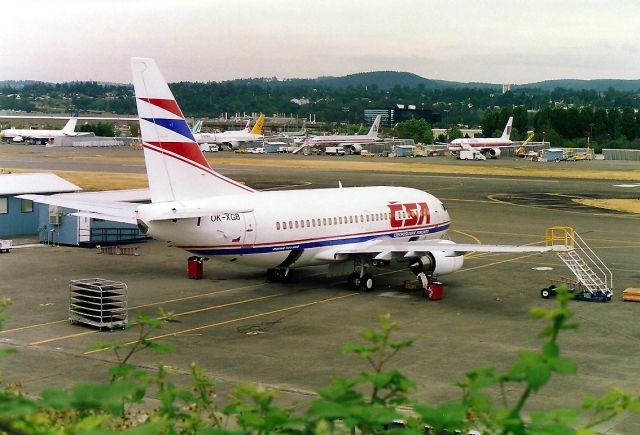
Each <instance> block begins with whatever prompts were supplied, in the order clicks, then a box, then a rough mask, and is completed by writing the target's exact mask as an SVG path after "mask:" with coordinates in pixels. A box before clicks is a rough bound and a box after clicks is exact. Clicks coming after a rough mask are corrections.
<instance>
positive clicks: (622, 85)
mask: <svg viewBox="0 0 640 435" xmlns="http://www.w3.org/2000/svg"><path fill="white" fill-rule="evenodd" d="M229 82H231V83H233V84H235V85H258V86H264V87H272V88H273V87H316V86H317V87H325V88H332V89H344V88H348V87H354V88H357V87H376V88H378V89H381V90H389V89H393V88H395V87H401V88H404V87H407V88H418V87H421V88H423V89H425V90H443V89H465V88H468V89H474V88H475V89H483V90H494V89H495V90H499V89H501V88H502V84H495V83H483V82H456V81H448V80H434V79H427V78H424V77H421V76H419V75H417V74H413V73H409V72H399V71H372V72H363V73H357V74H349V75H346V76H341V77H333V76H323V77H318V78H315V79H285V80H277V79H276V78H250V79H236V80H230V81H229ZM75 83H85V82H75ZM87 83H96V82H87ZM36 84H45V83H43V82H36V81H33V80H3V81H0V88H13V89H22V88H24V87H25V86H27V87H28V86H31V85H36ZM99 84H100V85H104V86H118V85H117V84H115V83H99ZM124 86H128V85H124ZM511 88H512V89H541V90H544V91H553V90H555V89H557V88H561V89H572V90H577V91H580V90H593V91H596V92H604V91H607V90H608V89H610V88H613V89H615V90H617V91H624V92H635V91H639V90H640V80H618V79H597V80H578V79H562V80H545V81H541V82H535V83H526V84H521V85H512V87H511Z"/></svg>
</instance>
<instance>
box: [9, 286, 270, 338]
mask: <svg viewBox="0 0 640 435" xmlns="http://www.w3.org/2000/svg"><path fill="white" fill-rule="evenodd" d="M263 285H264V283H260V284H252V285H246V286H242V287H233V288H229V289H225V290H217V291H214V292H209V293H202V294H197V295H192V296H184V297H181V298H175V299H167V300H164V301H159V302H151V303H148V304H142V305H136V306H133V307H129V310H138V309H140V308H146V307H153V306H156V305H163V304H170V303H172V302H181V301H187V300H190V299H197V298H202V297H205V296H211V295H217V294H221V293H227V292H230V291H236V290H245V289H249V288H252V287H260V286H263ZM68 321H69V319H64V320H54V321H52V322H46V323H36V324H33V325H27V326H21V327H18V328H12V329H5V330H2V331H0V334H4V333H7V332H15V331H22V330H24V329H32V328H38V327H41V326H49V325H55V324H57V323H64V322H68Z"/></svg>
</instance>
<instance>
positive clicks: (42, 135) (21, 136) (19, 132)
mask: <svg viewBox="0 0 640 435" xmlns="http://www.w3.org/2000/svg"><path fill="white" fill-rule="evenodd" d="M77 122H78V118H77V116H76V115H75V114H74V115H73V116H71V118H70V119H69V121H68V122H67V124H66V125H65V126H64V127H63V128H62V130H38V129H33V130H31V129H28V128H8V129H6V130H2V132H1V133H0V135H1V136H2V137H3V138H4V139H9V140H11V141H12V142H24V141H25V140H31V141H34V142H43V143H44V142H48V141H50V140H51V139H54V138H56V137H62V136H81V135H83V134H88V133H76V132H75V131H74V130H75V129H76V123H77Z"/></svg>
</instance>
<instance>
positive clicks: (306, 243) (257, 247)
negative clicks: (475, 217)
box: [178, 222, 449, 256]
mask: <svg viewBox="0 0 640 435" xmlns="http://www.w3.org/2000/svg"><path fill="white" fill-rule="evenodd" d="M448 229H449V223H448V222H447V223H446V224H443V225H439V226H434V227H430V228H415V229H406V230H402V231H393V232H386V233H375V234H371V233H369V234H365V235H358V236H355V237H350V236H346V237H345V236H341V237H339V238H328V239H322V240H318V239H306V240H291V241H285V242H277V243H265V244H245V245H239V246H232V245H222V246H178V247H179V248H182V249H186V250H187V251H189V252H193V253H194V254H198V255H204V256H215V255H240V254H266V253H272V252H283V251H291V250H293V249H311V248H323V247H328V246H339V245H350V244H354V243H362V242H368V241H370V240H374V239H381V238H400V237H414V236H420V235H425V234H434V233H439V232H444V231H446V230H448Z"/></svg>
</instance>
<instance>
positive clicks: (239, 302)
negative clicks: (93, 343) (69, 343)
mask: <svg viewBox="0 0 640 435" xmlns="http://www.w3.org/2000/svg"><path fill="white" fill-rule="evenodd" d="M282 295H284V293H276V294H273V295H267V296H260V297H257V298H251V299H244V300H241V301H235V302H229V303H226V304H221V305H213V306H211V307H205V308H198V309H197V310H191V311H184V312H182V313H176V314H173V317H179V316H187V315H189V314H195V313H201V312H203V311H209V310H217V309H220V308H226V307H231V306H234V305H241V304H246V303H249V302H255V301H259V300H263V299H270V298H275V297H277V296H282ZM98 332H100V330H99V329H94V330H92V331H85V332H80V333H77V334H71V335H65V336H62V337H53V338H47V339H46V340H40V341H34V342H31V343H29V346H37V345H39V344H45V343H51V342H53V341H61V340H66V339H68V338H74V337H80V336H82V335H89V334H96V333H98Z"/></svg>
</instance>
